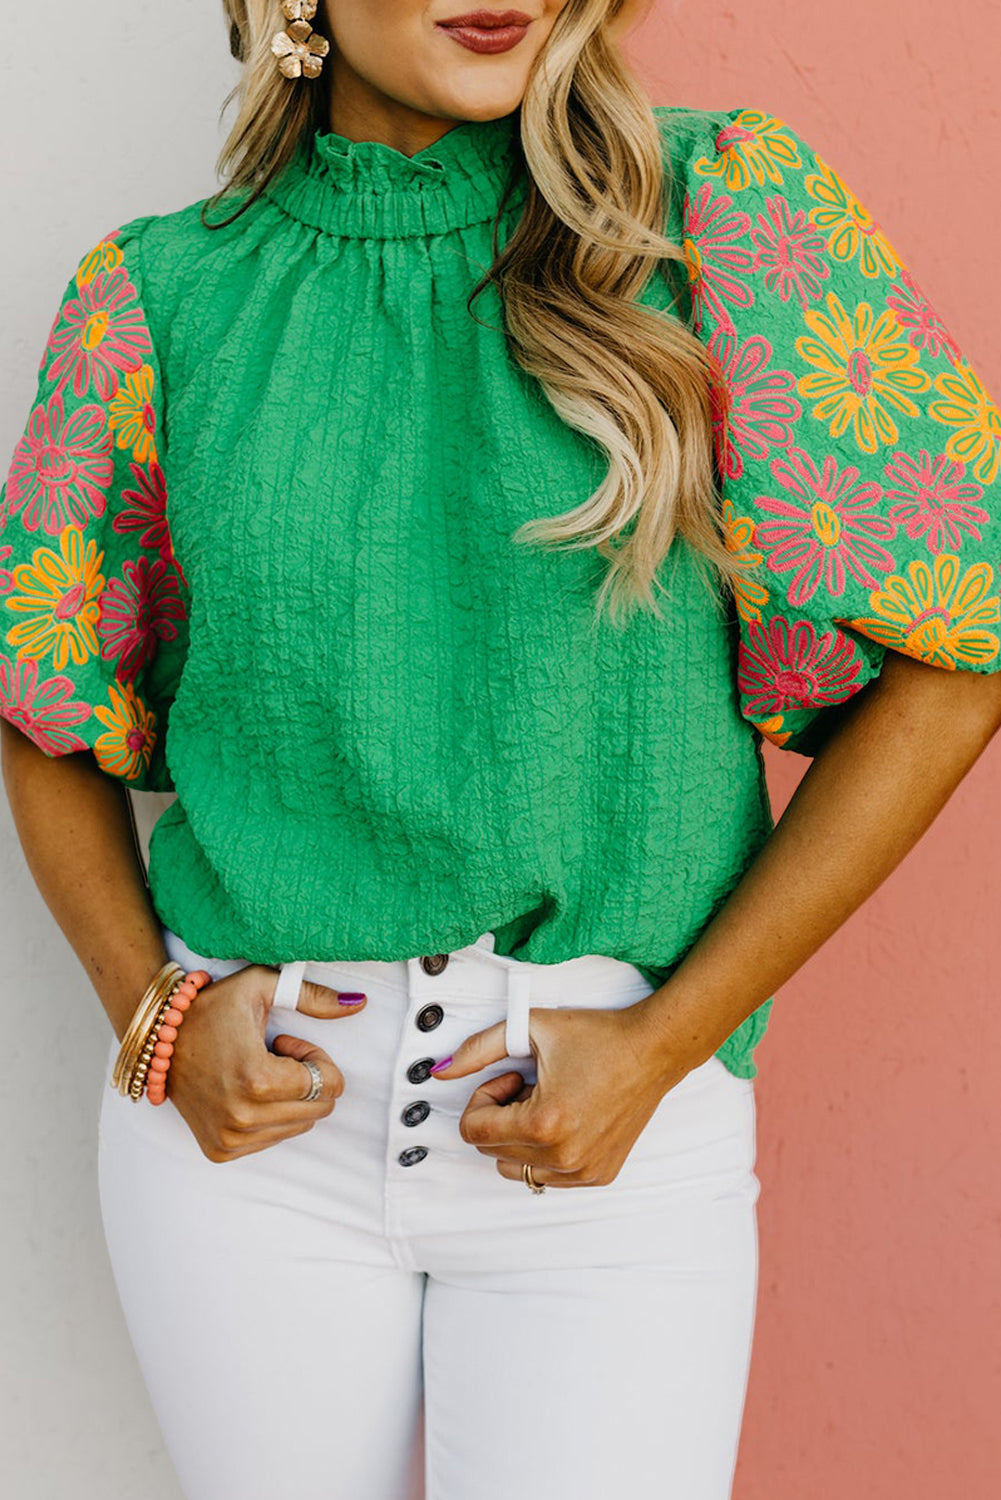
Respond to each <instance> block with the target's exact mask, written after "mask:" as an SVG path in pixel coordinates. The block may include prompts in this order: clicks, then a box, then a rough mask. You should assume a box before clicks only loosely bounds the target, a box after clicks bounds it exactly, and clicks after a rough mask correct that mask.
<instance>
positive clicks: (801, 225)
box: [751, 197, 831, 307]
mask: <svg viewBox="0 0 1001 1500" xmlns="http://www.w3.org/2000/svg"><path fill="white" fill-rule="evenodd" d="M765 208H766V210H767V212H766V213H763V214H758V218H757V224H756V226H755V227H754V228H753V229H752V230H751V243H752V245H753V246H754V248H755V252H756V253H755V257H754V266H753V269H754V270H755V271H757V270H761V269H763V270H764V273H765V286H766V287H767V288H768V290H769V291H770V292H777V293H778V295H779V298H780V300H781V301H783V302H788V301H789V299H790V298H791V297H792V296H795V297H796V299H797V301H798V302H799V303H800V306H801V307H807V306H808V305H809V302H810V299H811V298H816V297H820V296H821V295H822V294H823V290H824V288H823V285H822V283H823V282H824V281H826V280H827V278H828V277H829V276H830V274H831V270H830V266H829V265H828V263H827V260H826V259H825V251H826V250H827V241H826V240H825V238H824V236H823V235H822V234H821V232H820V230H819V229H818V228H817V226H816V225H815V224H813V223H811V222H810V220H809V219H808V218H807V216H806V214H805V213H804V211H803V210H802V209H801V208H800V209H797V210H796V211H795V213H794V212H793V211H792V210H791V209H790V207H789V205H788V203H787V202H786V200H785V199H784V198H781V197H775V198H766V199H765Z"/></svg>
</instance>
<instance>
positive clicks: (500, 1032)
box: [433, 1001, 701, 1187]
mask: <svg viewBox="0 0 1001 1500" xmlns="http://www.w3.org/2000/svg"><path fill="white" fill-rule="evenodd" d="M530 1034H531V1045H532V1052H533V1055H534V1057H535V1063H536V1075H537V1082H536V1083H534V1084H527V1083H525V1081H524V1079H523V1077H522V1075H521V1073H518V1072H513V1071H512V1072H508V1073H498V1074H497V1075H496V1076H495V1077H493V1078H490V1079H488V1080H487V1082H486V1083H481V1084H480V1086H479V1088H477V1089H476V1090H475V1091H474V1093H473V1094H472V1095H471V1097H470V1099H469V1103H468V1104H467V1105H466V1108H465V1110H464V1111H463V1114H462V1118H461V1120H460V1122H459V1132H460V1134H461V1136H462V1139H463V1140H464V1141H468V1142H469V1144H470V1145H472V1146H475V1147H476V1148H477V1150H478V1151H482V1152H483V1154H484V1155H485V1156H494V1157H496V1158H497V1170H498V1171H499V1172H500V1174H501V1176H502V1177H509V1178H511V1179H512V1180H515V1179H517V1180H518V1181H521V1180H522V1167H523V1165H524V1163H525V1162H529V1163H530V1164H531V1166H532V1175H533V1177H534V1179H535V1181H536V1182H537V1183H539V1184H540V1185H542V1184H545V1185H546V1186H552V1187H598V1186H606V1185H607V1184H608V1183H610V1182H613V1181H614V1180H615V1178H616V1177H617V1175H618V1173H619V1171H620V1170H621V1167H622V1164H623V1162H624V1161H625V1160H626V1157H627V1156H628V1155H629V1153H630V1151H631V1150H632V1148H633V1145H634V1144H635V1142H636V1139H637V1137H638V1136H639V1134H640V1132H641V1131H642V1130H643V1128H644V1126H645V1125H646V1124H647V1121H648V1120H649V1119H650V1116H651V1115H652V1114H653V1112H654V1110H655V1109H656V1108H657V1105H658V1104H659V1103H660V1101H661V1099H662V1098H663V1096H664V1094H665V1093H666V1092H667V1091H668V1089H671V1088H673V1087H674V1085H675V1084H676V1083H679V1082H680V1081H681V1079H682V1078H683V1077H684V1076H685V1074H686V1073H687V1072H689V1071H690V1068H691V1067H693V1066H695V1065H696V1062H697V1061H700V1060H701V1059H695V1058H692V1059H691V1061H690V1062H689V1063H688V1065H686V1064H685V1062H684V1060H683V1059H681V1058H680V1057H678V1058H676V1059H675V1060H673V1061H672V1062H671V1063H670V1064H669V1065H668V1064H667V1063H666V1062H665V1057H664V1044H663V1036H662V1035H661V1036H660V1037H659V1039H658V1033H657V1031H656V1030H655V1028H654V1027H653V1026H652V1025H651V1023H650V1018H649V1014H648V1012H647V1011H646V1009H645V1008H644V1003H643V1001H640V1002H638V1003H637V1004H635V1005H630V1006H625V1007H624V1008H622V1009H620V1010H574V1009H555V1008H549V1007H542V1008H536V1009H533V1010H532V1011H531V1015H530ZM507 1055H508V1054H507V1049H506V1047H505V1023H504V1022H503V1021H498V1022H497V1023H496V1025H494V1026H488V1027H487V1028H486V1029H485V1030H483V1031H477V1032H474V1033H473V1035H472V1036H468V1037H467V1038H466V1039H465V1041H464V1042H462V1043H461V1044H460V1046H459V1047H458V1048H457V1049H456V1051H455V1053H454V1055H453V1058H452V1061H451V1063H450V1064H449V1066H448V1067H447V1068H442V1069H441V1071H440V1072H438V1073H435V1074H433V1077H435V1078H448V1079H451V1078H461V1077H464V1076H465V1075H466V1074H468V1073H475V1072H477V1071H478V1070H479V1069H480V1068H485V1067H488V1066H489V1064H490V1063H494V1062H500V1061H501V1060H502V1059H503V1058H505V1057H506V1056H507Z"/></svg>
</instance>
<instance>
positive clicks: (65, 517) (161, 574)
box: [0, 215, 189, 791]
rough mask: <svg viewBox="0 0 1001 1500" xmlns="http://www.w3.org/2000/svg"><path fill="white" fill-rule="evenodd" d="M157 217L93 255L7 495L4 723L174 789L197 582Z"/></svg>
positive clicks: (58, 320) (2, 508)
mask: <svg viewBox="0 0 1001 1500" xmlns="http://www.w3.org/2000/svg"><path fill="white" fill-rule="evenodd" d="M153 217H154V216H152V215H148V216H145V217H143V218H141V219H133V220H131V221H129V223H127V224H125V225H122V226H121V227H120V228H118V229H116V230H113V231H112V232H111V233H109V234H107V235H105V236H104V237H103V238H102V239H101V240H100V241H99V242H98V243H97V244H96V245H95V246H93V247H92V248H91V249H90V250H88V252H87V253H86V254H85V255H84V257H83V259H82V260H81V261H80V263H79V265H78V266H77V268H76V270H75V272H74V273H73V276H72V277H71V278H70V281H69V283H68V285H67V286H66V289H65V291H64V293H63V295H62V298H61V300H60V304H59V308H58V310H57V312H56V316H55V319H54V321H53V324H52V328H51V331H50V333H49V337H48V340H47V342H46V344H45V348H44V350H43V352H42V358H41V362H40V366H39V370H38V383H37V391H36V394H35V400H34V403H33V405H32V407H31V409H30V411H29V413H28V417H27V421H26V423H25V427H24V431H23V434H22V436H21V438H20V440H19V441H18V443H17V446H16V447H15V449H14V453H13V456H12V458H11V461H10V466H9V469H8V472H7V476H6V479H5V481H4V484H3V487H2V489H0V715H2V716H3V717H4V718H6V719H9V720H10V721H11V723H13V724H15V725H16V726H17V728H18V729H19V730H21V732H22V733H23V734H25V735H27V737H28V738H29V739H31V740H32V741H33V742H34V744H36V745H37V746H38V747H39V748H40V749H41V750H43V751H44V752H45V754H46V755H50V756H57V755H66V754H69V753H72V752H74V751H80V750H90V751H92V752H93V755H94V757H95V758H96V760H97V763H98V765H99V766H100V767H101V768H102V770H103V771H105V772H106V773H107V774H108V775H109V776H113V777H116V778H117V779H119V780H121V781H122V782H124V783H126V784H127V785H129V786H131V787H134V788H136V789H142V790H150V791H169V790H172V787H173V783H172V781H171V778H170V774H169V771H168V769H167V765H166V759H165V745H166V737H167V719H168V713H169V708H170V704H171V702H172V700H173V696H174V691H175V688H176V686H177V682H178V678H179V675H180V671H181V666H182V664H183V659H184V654H185V646H186V640H187V621H188V606H189V595H188V586H187V580H186V579H185V576H184V573H183V570H182V568H181V566H180V563H179V562H178V561H177V559H176V558H175V557H174V553H173V548H172V545H171V538H170V530H169V525H168V520H167V510H166V501H167V494H166V484H165V480H164V459H165V437H164V422H163V417H164V412H163V381H162V374H161V369H160V365H159V361H158V357H157V352H156V349H155V348H154V344H153V338H152V335H151V331H150V326H149V321H148V319H147V313H146V309H145V307H144V302H143V279H142V272H141V261H140V255H139V251H140V245H141V237H142V231H143V229H144V227H145V226H146V224H147V223H149V222H150V219H151V218H153Z"/></svg>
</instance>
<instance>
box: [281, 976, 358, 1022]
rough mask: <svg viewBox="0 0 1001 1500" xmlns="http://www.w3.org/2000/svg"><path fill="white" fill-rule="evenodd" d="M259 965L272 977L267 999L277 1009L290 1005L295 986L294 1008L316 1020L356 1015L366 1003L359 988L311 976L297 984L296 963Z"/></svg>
mask: <svg viewBox="0 0 1001 1500" xmlns="http://www.w3.org/2000/svg"><path fill="white" fill-rule="evenodd" d="M261 967H262V968H263V969H264V970H265V972H266V973H268V974H269V975H271V976H272V977H273V979H274V984H273V985H272V986H271V992H270V995H269V996H268V999H269V1000H270V1002H271V1004H272V1005H275V1004H276V1003H277V1006H278V1008H279V1009H286V1008H291V1007H292V1005H293V996H294V995H295V994H296V990H298V998H297V999H296V1000H295V1003H294V1008H295V1009H296V1010H299V1011H301V1012H302V1014H303V1015H304V1016H316V1017H317V1018H318V1019H320V1020H337V1019H338V1018H339V1017H341V1016H353V1015H357V1013H358V1012H359V1011H362V1010H364V1009H365V1006H366V1004H367V1001H368V997H367V995H365V993H364V992H363V991H362V990H335V989H332V988H331V986H330V985H328V984H320V983H318V982H317V981H316V980H313V979H303V980H302V981H301V983H298V984H297V979H298V973H299V967H298V966H294V965H291V964H286V965H285V967H284V969H279V968H275V967H272V966H271V965H268V964H262V965H261Z"/></svg>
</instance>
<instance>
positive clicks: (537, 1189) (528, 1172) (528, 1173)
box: [521, 1161, 546, 1193]
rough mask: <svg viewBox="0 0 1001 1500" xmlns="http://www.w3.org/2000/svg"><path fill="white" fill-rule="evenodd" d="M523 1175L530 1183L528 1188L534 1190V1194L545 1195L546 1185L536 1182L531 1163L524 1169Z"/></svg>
mask: <svg viewBox="0 0 1001 1500" xmlns="http://www.w3.org/2000/svg"><path fill="white" fill-rule="evenodd" d="M521 1175H522V1177H523V1178H524V1180H525V1181H526V1182H527V1183H528V1186H529V1187H530V1188H531V1189H532V1192H533V1193H544V1192H545V1191H546V1184H545V1183H544V1182H536V1180H535V1178H534V1177H533V1176H532V1163H531V1162H530V1161H527V1162H526V1163H525V1165H524V1166H523V1167H522V1169H521Z"/></svg>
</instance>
